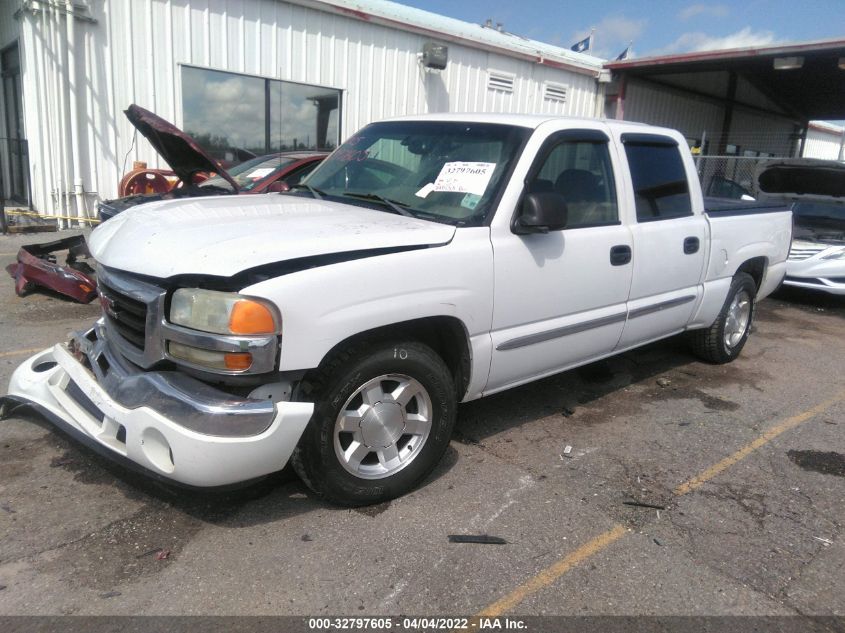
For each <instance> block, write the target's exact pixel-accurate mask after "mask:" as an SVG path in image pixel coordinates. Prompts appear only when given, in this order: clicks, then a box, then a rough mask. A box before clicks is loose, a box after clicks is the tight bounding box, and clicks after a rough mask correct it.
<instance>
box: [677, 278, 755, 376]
mask: <svg viewBox="0 0 845 633" xmlns="http://www.w3.org/2000/svg"><path fill="white" fill-rule="evenodd" d="M756 295H757V284H756V283H755V282H754V279H753V277H751V275H749V274H748V273H737V274H736V275H734V278H733V281H732V282H731V287H730V290H729V292H728V297H727V299H725V303H724V305H723V306H722V310H721V311H720V312H719V316H718V317H716V320H715V321H714V322H713V325H711V326H710V327H709V328H707V329H705V330H694V331H692V332H690V341H691V343H692V349H693V352H694V353H695V354H696V355H697V356H699V357H700V358H702V359H703V360H706V361H708V362H711V363H716V364H723V363H729V362H731V361H732V360H734V359H735V358H736V357H737V356H739V353H740V352H741V351H742V348H743V347H744V346H745V342H746V341H747V340H748V334H749V333H750V331H751V323H752V321H753V319H754V307H755V296H756Z"/></svg>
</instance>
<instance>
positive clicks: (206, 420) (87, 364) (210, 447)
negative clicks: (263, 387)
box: [0, 322, 314, 487]
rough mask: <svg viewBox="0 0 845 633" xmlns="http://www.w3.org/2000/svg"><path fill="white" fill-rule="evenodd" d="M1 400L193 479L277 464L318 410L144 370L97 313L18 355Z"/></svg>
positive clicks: (156, 472)
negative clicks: (85, 324)
mask: <svg viewBox="0 0 845 633" xmlns="http://www.w3.org/2000/svg"><path fill="white" fill-rule="evenodd" d="M0 402H2V413H3V416H4V417H5V416H8V415H9V414H10V413H11V412H12V411H13V410H15V409H17V408H18V407H22V406H24V407H29V408H31V409H33V410H35V411H37V412H39V413H41V414H42V415H44V416H45V417H46V418H47V419H48V420H50V421H51V422H53V423H54V424H56V425H57V426H59V427H61V428H63V429H64V430H65V431H67V432H69V433H70V434H71V435H72V436H74V437H75V438H77V439H79V440H80V441H82V442H84V443H85V444H87V445H89V446H91V447H92V448H94V449H95V450H97V452H99V453H101V454H105V455H107V456H108V457H111V458H114V459H116V460H117V461H121V462H123V463H125V464H126V465H127V466H130V467H133V468H135V469H136V470H137V469H140V470H142V471H144V472H146V473H147V474H151V475H153V476H155V477H158V478H164V479H168V480H172V481H176V482H179V483H181V484H186V485H189V486H197V487H217V486H226V485H231V484H235V483H239V482H243V481H248V480H250V479H255V478H257V477H261V476H263V475H267V474H270V473H272V472H275V471H278V470H281V469H282V468H283V467H284V466H285V464H286V463H287V461H288V459H289V458H290V455H291V453H292V452H293V449H294V447H295V446H296V444H297V442H298V441H299V438H300V436H301V435H302V432H303V431H304V429H305V426H306V425H307V424H308V421H309V420H310V418H311V415H312V413H313V411H314V405H313V404H312V403H307V402H278V403H273V402H271V401H269V400H268V401H262V400H255V399H250V398H242V399H239V398H237V397H235V396H233V395H231V394H228V393H224V392H222V391H219V390H217V389H214V388H212V387H210V386H209V385H206V384H205V383H202V382H200V381H198V380H195V379H193V378H191V377H190V376H187V375H184V374H182V373H180V372H175V371H169V372H168V371H159V372H156V371H143V370H140V369H139V368H137V367H136V366H134V365H131V364H130V363H128V362H126V361H125V359H123V358H122V357H121V356H120V355H118V354H115V353H114V352H113V351H112V350H111V348H110V346H109V345H108V342H107V341H106V339H105V337H104V332H103V329H102V323H101V322H100V323H98V324H97V326H95V328H93V329H92V330H89V331H88V332H86V333H83V334H78V335H75V336H74V338H73V339H72V340H71V342H70V343H69V344H58V345H55V346H54V347H52V348H50V349H47V350H44V351H43V352H40V353H39V354H36V355H35V356H33V357H31V358H29V359H28V360H26V361H25V362H24V363H22V364H21V365H20V367H18V368H17V369H16V370H15V372H14V374H13V375H12V379H11V382H10V384H9V392H8V395H7V396H6V397H4V398H2V399H0Z"/></svg>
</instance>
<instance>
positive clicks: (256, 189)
mask: <svg viewBox="0 0 845 633" xmlns="http://www.w3.org/2000/svg"><path fill="white" fill-rule="evenodd" d="M125 114H126V117H127V118H128V119H129V121H130V122H131V123H132V125H134V126H135V128H136V129H137V130H138V131H139V132H140V133H141V134H143V135H144V137H146V138H147V140H148V141H149V142H150V144H151V145H152V146H153V148H154V149H155V150H156V151H157V152H158V153H159V155H160V156H161V157H162V158H163V159H164V161H165V162H166V163H167V164H168V165H169V166H170V168H171V169H172V170H173V173H174V174H175V175H176V178H178V183H177V184H176V185H174V186H170V185H169V184H168V185H165V186H164V187H159V189H164V191H156V192H153V193H142V194H134V195H129V196H125V197H123V198H116V199H114V200H103V201H101V202H100V203H99V204H98V205H97V211H98V215H99V217H100V220H101V221H106V220H108V219H109V218H112V217H114V216H115V215H117V214H118V213H120V212H121V211H125V210H126V209H129V208H132V207H135V206H138V205H139V204H145V203H147V202H155V201H156V200H171V199H175V198H188V197H199V196H215V195H231V194H254V193H272V192H282V191H287V189H288V188H289V187H291V186H293V185H295V184H297V183H298V182H299V181H300V180H302V179H303V178H305V176H307V175H308V174H310V173H311V171H312V170H313V169H314V168H315V167H316V166H317V165H319V164H320V162H321V161H322V160H323V159H324V158H325V157H326V156H327V155H328V152H324V151H323V152H321V151H303V150H299V151H291V152H279V153H276V154H268V155H266V156H258V157H256V158H251V159H250V160H247V161H245V162H243V163H240V164H238V165H235V166H234V167H230V168H229V169H228V170H227V169H224V168H223V166H222V165H220V163H218V162H217V161H215V160H214V159H213V158H211V157H210V156H209V155H208V154H206V153H205V151H204V150H203V149H202V148H201V147H200V146H199V145H198V144H197V142H196V141H195V140H194V139H192V138H191V137H190V136H188V135H187V134H185V133H184V132H183V131H182V130H180V129H179V128H177V127H176V126H175V125H173V124H171V123H168V122H167V121H165V120H164V119H162V118H161V117H159V116H158V115H156V114H153V113H152V112H150V111H149V110H146V109H144V108H142V107H140V106H138V105H135V104H133V105H131V106H129V108H128V109H127V110H126V111H125ZM148 171H149V172H150V174H155V175H157V176H158V178H160V179H161V180H164V182H165V183H166V180H165V178H164V176H161V171H160V170H148ZM209 175H211V177H210V178H209V177H208V176H209ZM168 187H169V188H168Z"/></svg>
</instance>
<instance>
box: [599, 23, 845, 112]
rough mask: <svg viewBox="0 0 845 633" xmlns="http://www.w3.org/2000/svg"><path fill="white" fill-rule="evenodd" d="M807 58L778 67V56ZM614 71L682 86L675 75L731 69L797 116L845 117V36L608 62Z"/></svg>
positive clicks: (713, 93)
mask: <svg viewBox="0 0 845 633" xmlns="http://www.w3.org/2000/svg"><path fill="white" fill-rule="evenodd" d="M787 57H797V58H802V60H803V61H802V63H801V66H800V68H791V69H776V68H775V59H782V58H787ZM605 68H607V69H609V70H611V71H612V72H613V74H614V75H620V76H625V75H627V76H630V77H641V78H644V79H651V80H654V81H659V82H663V83H666V84H668V85H673V84H674V85H676V87H678V88H680V89H684V88H685V86H684V85H679V84H678V83H676V82H675V81H674V80H673V79H674V78H678V77H680V76H682V75H687V76H688V77H687V78H689V77H690V76H692V77H694V76H695V75H696V74H698V73H713V72H720V73H724V74H725V76H726V77H727V76H728V75H730V74H731V73H735V74H736V75H737V76H740V77H744V78H745V79H746V80H747V81H748V82H749V83H751V84H752V85H753V86H754V87H756V88H757V89H758V90H759V91H760V92H761V93H763V94H764V95H766V96H767V97H768V98H769V99H770V100H771V101H773V102H774V103H776V104H777V105H778V106H779V107H780V108H782V109H783V111H784V112H786V113H788V114H790V115H791V116H793V117H795V118H798V119H802V120H804V121H808V120H811V119H821V120H831V119H845V40H842V39H838V40H822V41H815V42H805V43H801V44H787V45H783V46H771V47H766V48H737V49H729V50H719V51H704V52H698V53H684V54H680V55H666V56H660V57H642V58H638V59H631V60H624V61H619V62H608V63H607V64H605ZM692 91H693V92H699V93H702V94H705V95H706V96H711V97H714V98H717V99H724V98H725V93H724V92H720V91H717V90H715V89H714V88H712V87H711V88H708V87H707V86H706V85H704V86H703V87H702V86H699V87H697V88H696V89H695V90H692Z"/></svg>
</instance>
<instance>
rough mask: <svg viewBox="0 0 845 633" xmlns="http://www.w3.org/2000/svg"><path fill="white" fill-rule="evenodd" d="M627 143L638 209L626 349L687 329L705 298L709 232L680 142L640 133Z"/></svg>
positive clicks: (624, 339) (623, 138) (621, 344)
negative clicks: (703, 283) (695, 199)
mask: <svg viewBox="0 0 845 633" xmlns="http://www.w3.org/2000/svg"><path fill="white" fill-rule="evenodd" d="M621 141H622V147H623V148H624V155H625V158H626V159H627V162H628V167H629V173H630V179H631V182H630V184H631V189H632V191H631V192H630V193H629V195H632V196H633V200H632V201H631V202H632V203H633V206H634V207H635V209H636V222H634V223H632V225H631V233H632V237H633V242H634V257H633V265H634V267H633V279H632V282H631V293H630V296H629V297H628V320H627V322H626V323H625V328H624V330H623V333H622V338H621V339H620V341H619V349H624V348H626V347H631V346H634V345H639V344H642V343H645V342H647V341H650V340H654V339H658V338H662V337H664V336H667V335H670V334H673V333H676V332H680V331H681V330H683V329H684V328H685V327H686V325H687V323H688V322H689V320H690V318H691V317H692V313H693V310H694V308H695V306H696V304H697V301H698V298H699V294H700V286H699V284H700V281H701V277H702V274H703V269H704V263H705V251H706V250H707V249H706V246H707V242H706V240H707V237H708V232H707V220H706V219H705V218H704V216H703V214H702V210H701V209H697V210H695V209H694V208H693V201H692V197H691V195H690V187H689V182H688V172H687V168H686V166H685V162H684V159H683V157H682V155H681V148H680V147H679V146H678V142H677V141H676V140H675V139H674V138H672V137H670V136H663V135H659V134H639V133H627V134H622V135H621ZM696 211H697V212H696Z"/></svg>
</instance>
